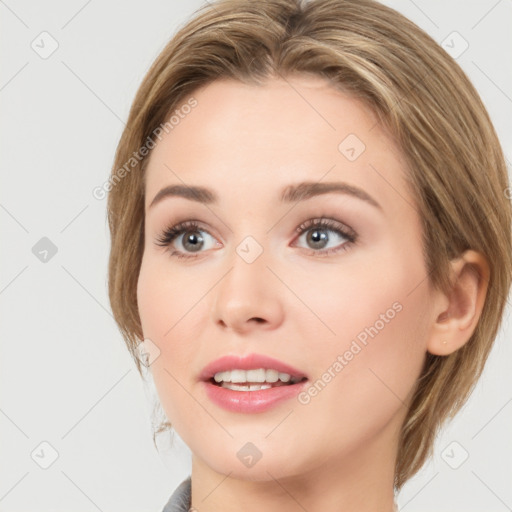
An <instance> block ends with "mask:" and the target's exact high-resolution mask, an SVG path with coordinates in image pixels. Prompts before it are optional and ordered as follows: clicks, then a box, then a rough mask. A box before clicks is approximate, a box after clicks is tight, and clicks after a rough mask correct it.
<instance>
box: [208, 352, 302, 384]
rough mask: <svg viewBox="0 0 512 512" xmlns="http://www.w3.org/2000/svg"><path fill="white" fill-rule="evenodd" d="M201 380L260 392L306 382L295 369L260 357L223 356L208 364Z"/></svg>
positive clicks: (280, 362) (251, 355)
mask: <svg viewBox="0 0 512 512" xmlns="http://www.w3.org/2000/svg"><path fill="white" fill-rule="evenodd" d="M200 380H202V381H205V382H209V383H210V384H213V385H214V386H218V387H222V388H225V389H231V390H233V391H260V390H265V389H271V388H276V387H281V386H293V385H294V384H298V383H302V382H304V381H306V380H308V378H307V376H306V375H305V374H304V373H303V372H301V371H300V370H297V369H296V368H294V367H292V366H290V365H288V364H286V363H284V362H282V361H279V360H278V359H273V358H270V357H268V356H264V355H259V354H250V355H248V356H245V357H240V356H225V357H222V358H220V359H217V360H216V361H213V362H212V363H210V364H209V365H207V366H206V367H205V368H204V370H203V371H202V373H201V376H200Z"/></svg>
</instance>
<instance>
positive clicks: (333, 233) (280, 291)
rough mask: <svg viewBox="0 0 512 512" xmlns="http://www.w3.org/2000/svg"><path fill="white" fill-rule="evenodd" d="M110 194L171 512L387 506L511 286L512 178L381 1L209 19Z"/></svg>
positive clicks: (351, 0)
mask: <svg viewBox="0 0 512 512" xmlns="http://www.w3.org/2000/svg"><path fill="white" fill-rule="evenodd" d="M110 182H111V188H110V191H109V200H108V201H109V202H108V215H109V224H110V230H111V239H112V249H111V255H110V263H109V293H110V301H111V305H112V310H113V313H114V315H115V318H116V321H117V323H118V325H119V327H120V330H121V332H122V333H123V336H124V338H125V340H126V343H127V347H128V349H129V350H130V353H131V354H132V355H133V357H134V361H135V363H136V365H137V368H138V370H139V372H140V373H141V375H143V374H144V369H145V367H146V366H147V367H148V368H149V370H150V373H151V378H152V379H154V383H155V386H156V389H157V392H158V395H159V398H160V402H161V404H162V407H163V409H164V410H165V415H166V416H167V419H168V420H169V421H168V422H166V423H165V424H164V425H163V427H162V428H163V429H166V428H167V429H169V428H171V426H172V428H174V429H175V430H176V432H178V434H179V435H180V437H181V438H182V439H183V440H184V441H185V443H186V444H187V445H188V446H189V448H190V449H191V452H192V474H191V477H189V478H188V479H186V480H185V481H184V482H183V483H182V484H181V485H180V487H179V488H178V489H176V490H175V492H174V493H173V495H172V496H171V498H170V499H169V501H168V503H167V505H166V506H165V508H164V511H165V512H171V511H174V510H188V509H189V508H192V509H193V510H194V509H195V510H199V511H201V512H203V511H218V510H229V509H230V507H232V508H233V509H234V508H236V509H240V507H243V510H244V511H251V510H269V511H273V510H287V511H288V510H289V511H294V510H323V511H344V512H349V511H350V512H353V511H358V512H366V511H368V512H369V511H372V512H390V511H392V510H396V509H397V507H396V501H395V497H396V494H397V493H398V492H399V490H400V488H401V487H402V486H403V484H404V483H405V482H406V481H407V480H408V479H409V478H410V477H411V476H412V475H414V474H415V473H416V472H417V471H418V470H419V469H420V468H421V467H422V465H423V464H424V463H425V461H426V460H427V459H428V458H429V456H430V455H431V453H432V448H433V443H434V440H435V436H436V433H437V432H438V431H439V429H440V427H441V426H442V425H443V423H444V422H445V421H446V420H447V419H448V418H449V417H453V415H454V414H455V413H456V412H457V411H458V410H459V409H460V408H461V406H462V405H463V404H464V403H465V401H466V400H467V399H468V397H469V395H470V392H471V390H472V388H473V386H474V384H475V383H476V381H477V380H478V378H479V376H480V374H481V372H482V370H483V367H484V364H485V361H486V359H487V356H488V354H489V351H490V349H491V347H492V344H493V341H494V339H495V337H496V334H497V332H498V329H499V327H500V323H501V320H502V316H503V311H504V306H505V303H506V297H507V294H508V291H509V288H510V280H511V270H512V261H511V258H512V241H511V207H510V202H509V201H508V199H507V191H510V188H509V183H508V176H507V171H506V166H505V161H504V157H503V153H502V150H501V147H500V144H499V141H498V138H497V136H496V133H495V130H494V128H493V126H492V123H491V121H490V119H489V116H488V114H487V112H486V110H485V107H484V105H483V104H482V102H481V100H480V98H479V96H478V94H477V92H476V91H475V89H474V87H473V86H472V85H471V83H470V82H469V80H468V79H467V77H466V76H465V74H464V73H463V71H462V70H461V68H460V67H459V66H458V65H457V64H456V63H455V61H454V60H453V59H452V58H451V57H450V56H449V55H448V54H447V53H445V51H444V50H443V49H442V48H440V47H439V46H438V45H437V44H436V43H435V41H434V40H432V39H431V38H430V37H429V36H428V35H427V34H425V33H424V32H423V31H422V30H421V29H419V28H418V27H417V26H416V25H414V24H413V23H412V22H410V21H409V20H407V19H406V18H404V17H403V16H402V15H400V14H399V13H397V12H396V11H394V10H392V9H390V8H387V7H385V6H383V5H381V4H379V3H377V2H374V1H372V0H313V1H310V2H301V1H300V0H274V1H262V2H251V1H248V0H221V1H218V2H216V3H214V4H209V5H206V6H205V7H204V8H203V9H201V11H200V12H199V13H197V15H196V16H195V17H194V19H193V20H191V21H190V22H189V23H188V24H187V25H185V26H184V27H182V28H181V30H179V32H178V33H177V34H176V35H175V36H174V38H173V39H172V40H171V41H170V43H169V44H168V45H167V46H166V48H164V50H163V51H162V52H161V54H160V55H159V57H158V58H157V59H156V61H155V63H154V64H153V66H152V67H151V69H150V70H149V72H148V73H147V75H146V77H145V78H144V80H143V82H142V85H141V86H140V88H139V91H138V92H137V95H136V97H135V100H134V102H133V105H132V108H131V111H130V115H129V119H128V122H127V125H126V129H125V130H124V132H123V134H122V137H121V141H120V143H119V146H118V149H117V154H116V159H115V163H114V167H113V169H112V176H111V180H110ZM141 348H142V353H143V354H145V356H146V357H145V358H141V357H140V355H139V354H140V353H139V351H140V350H141Z"/></svg>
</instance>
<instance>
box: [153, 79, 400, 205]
mask: <svg viewBox="0 0 512 512" xmlns="http://www.w3.org/2000/svg"><path fill="white" fill-rule="evenodd" d="M191 98H193V99H194V100H195V106H194V107H193V108H188V109H183V111H182V112H180V107H177V111H178V112H176V113H177V114H181V115H179V116H176V117H175V118H174V119H175V120H178V119H179V122H177V123H174V124H173V127H172V129H171V130H169V132H168V133H165V134H164V135H163V136H162V138H161V140H160V141H159V142H158V143H157V144H156V147H155V148H154V149H153V150H152V154H151V157H150V161H149V165H148V166H147V169H146V172H147V175H146V194H145V195H146V207H147V206H148V205H149V203H150V202H151V200H152V198H153V197H154V195H155V194H156V193H157V192H158V190H159V189H160V188H162V187H163V186H166V185H168V184H172V183H176V184H192V185H204V186H207V187H211V188H215V189H222V188H225V187H224V185H226V184H228V185H229V189H230V190H237V191H238V192H243V191H244V190H245V191H248V192H251V191H252V192H254V193H256V192H257V191H260V192H261V193H265V190H266V197H269V198H270V196H271V194H272V193H271V191H270V189H269V186H272V188H276V193H275V194H276V199H277V189H279V190H281V189H282V188H283V187H284V186H286V185H288V184H290V183H291V182H299V181H311V180H313V181H315V180H316V181H318V180H321V179H323V177H325V179H326V180H327V181H334V180H336V181H340V180H343V181H347V182H349V183H352V184H354V185H357V186H360V187H363V188H368V189H372V188H373V191H374V194H376V195H377V192H378V189H379V188H380V189H381V190H380V193H379V194H378V195H380V196H382V195H386V194H389V193H390V192H391V190H392V188H391V189H390V190H382V185H383V182H382V179H388V181H390V183H393V182H394V185H395V186H397V187H400V186H401V185H400V184H399V183H398V179H399V176H400V174H401V173H402V172H403V170H404V165H403V161H402V155H401V154H400V151H399V150H398V149H397V147H396V146H395V145H394V144H393V143H392V141H391V139H390V138H389V137H388V136H387V134H386V133H385V132H384V130H383V129H382V127H381V126H380V125H378V123H377V117H376V116H375V114H374V113H373V112H372V111H371V110H370V109H369V108H368V107H367V106H366V105H365V104H364V103H362V102H361V101H359V100H356V99H354V98H352V97H350V96H348V95H346V94H344V93H342V92H340V91H339V90H337V89H335V88H334V87H333V86H332V85H330V84H329V83H328V82H327V81H326V80H324V79H322V78H321V77H311V76H300V77H293V78H287V79H286V80H283V79H272V80H269V81H267V82H266V83H265V84H264V85H260V86H258V85H247V84H243V83H241V82H238V81H235V80H217V81H215V82H213V83H210V84H208V85H207V86H205V87H203V88H201V89H199V90H196V91H195V92H194V93H193V94H191ZM188 100H190V98H186V99H185V101H184V102H183V103H182V105H183V104H185V103H186V102H187V101H188ZM184 112H187V113H186V114H185V113H184ZM376 172H377V173H378V174H380V176H381V177H380V178H378V176H377V175H376ZM376 178H377V181H376ZM379 181H380V182H379ZM372 182H373V185H372ZM388 188H389V187H388ZM404 193H405V192H404ZM393 194H395V195H396V191H395V192H393ZM395 200H396V199H395Z"/></svg>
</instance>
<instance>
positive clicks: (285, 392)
mask: <svg viewBox="0 0 512 512" xmlns="http://www.w3.org/2000/svg"><path fill="white" fill-rule="evenodd" d="M201 385H202V386H204V390H205V392H206V395H207V396H208V398H209V399H210V400H211V401H212V402H213V403H215V404H216V405H218V406H220V407H222V408H223V409H226V410H227V411H231V412H240V413H258V412H264V411H266V410H267V409H270V408H271V407H274V406H276V405H277V404H279V403H280V402H282V401H284V400H290V399H291V398H293V397H295V396H297V395H298V394H299V393H300V392H301V391H302V390H304V388H305V387H306V386H308V385H309V381H308V380H304V381H302V382H297V384H290V385H286V386H278V387H273V388H269V389H260V390H259V391H233V390H232V389H227V388H223V387H221V386H217V385H215V384H213V383H212V382H210V381H206V382H201Z"/></svg>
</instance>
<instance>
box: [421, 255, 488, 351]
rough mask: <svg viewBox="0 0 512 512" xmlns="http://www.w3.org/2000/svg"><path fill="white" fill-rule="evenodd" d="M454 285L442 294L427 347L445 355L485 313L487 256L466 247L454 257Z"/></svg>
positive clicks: (468, 335) (461, 342) (459, 344)
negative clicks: (465, 249) (447, 293)
mask: <svg viewBox="0 0 512 512" xmlns="http://www.w3.org/2000/svg"><path fill="white" fill-rule="evenodd" d="M451 265H452V288H451V292H450V294H449V295H446V294H440V295H439V297H440V298H439V302H438V304H439V305H436V307H435V308H434V310H435V311H437V313H436V314H437V318H434V324H433V325H432V329H431V335H430V338H429V339H428V344H427V350H428V352H430V353H431V354H434V355H440V356H446V355H449V354H451V353H453V352H455V351H456V350H458V349H459V348H461V347H462V346H463V345H464V344H466V343H467V342H468V341H469V339H470V338H471V335H472V334H473V332H474V330H475V329H476V326H477V324H478V320H479V318H480V315H481V313H482V309H483V306H484V303H485V297H486V294H487V287H488V283H489V275H490V270H489V263H488V261H487V259H486V258H485V256H484V255H483V254H481V253H479V252H476V251H473V250H467V251H466V252H465V253H464V254H463V255H462V256H461V257H459V258H457V259H456V260H454V261H452V263H451Z"/></svg>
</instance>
